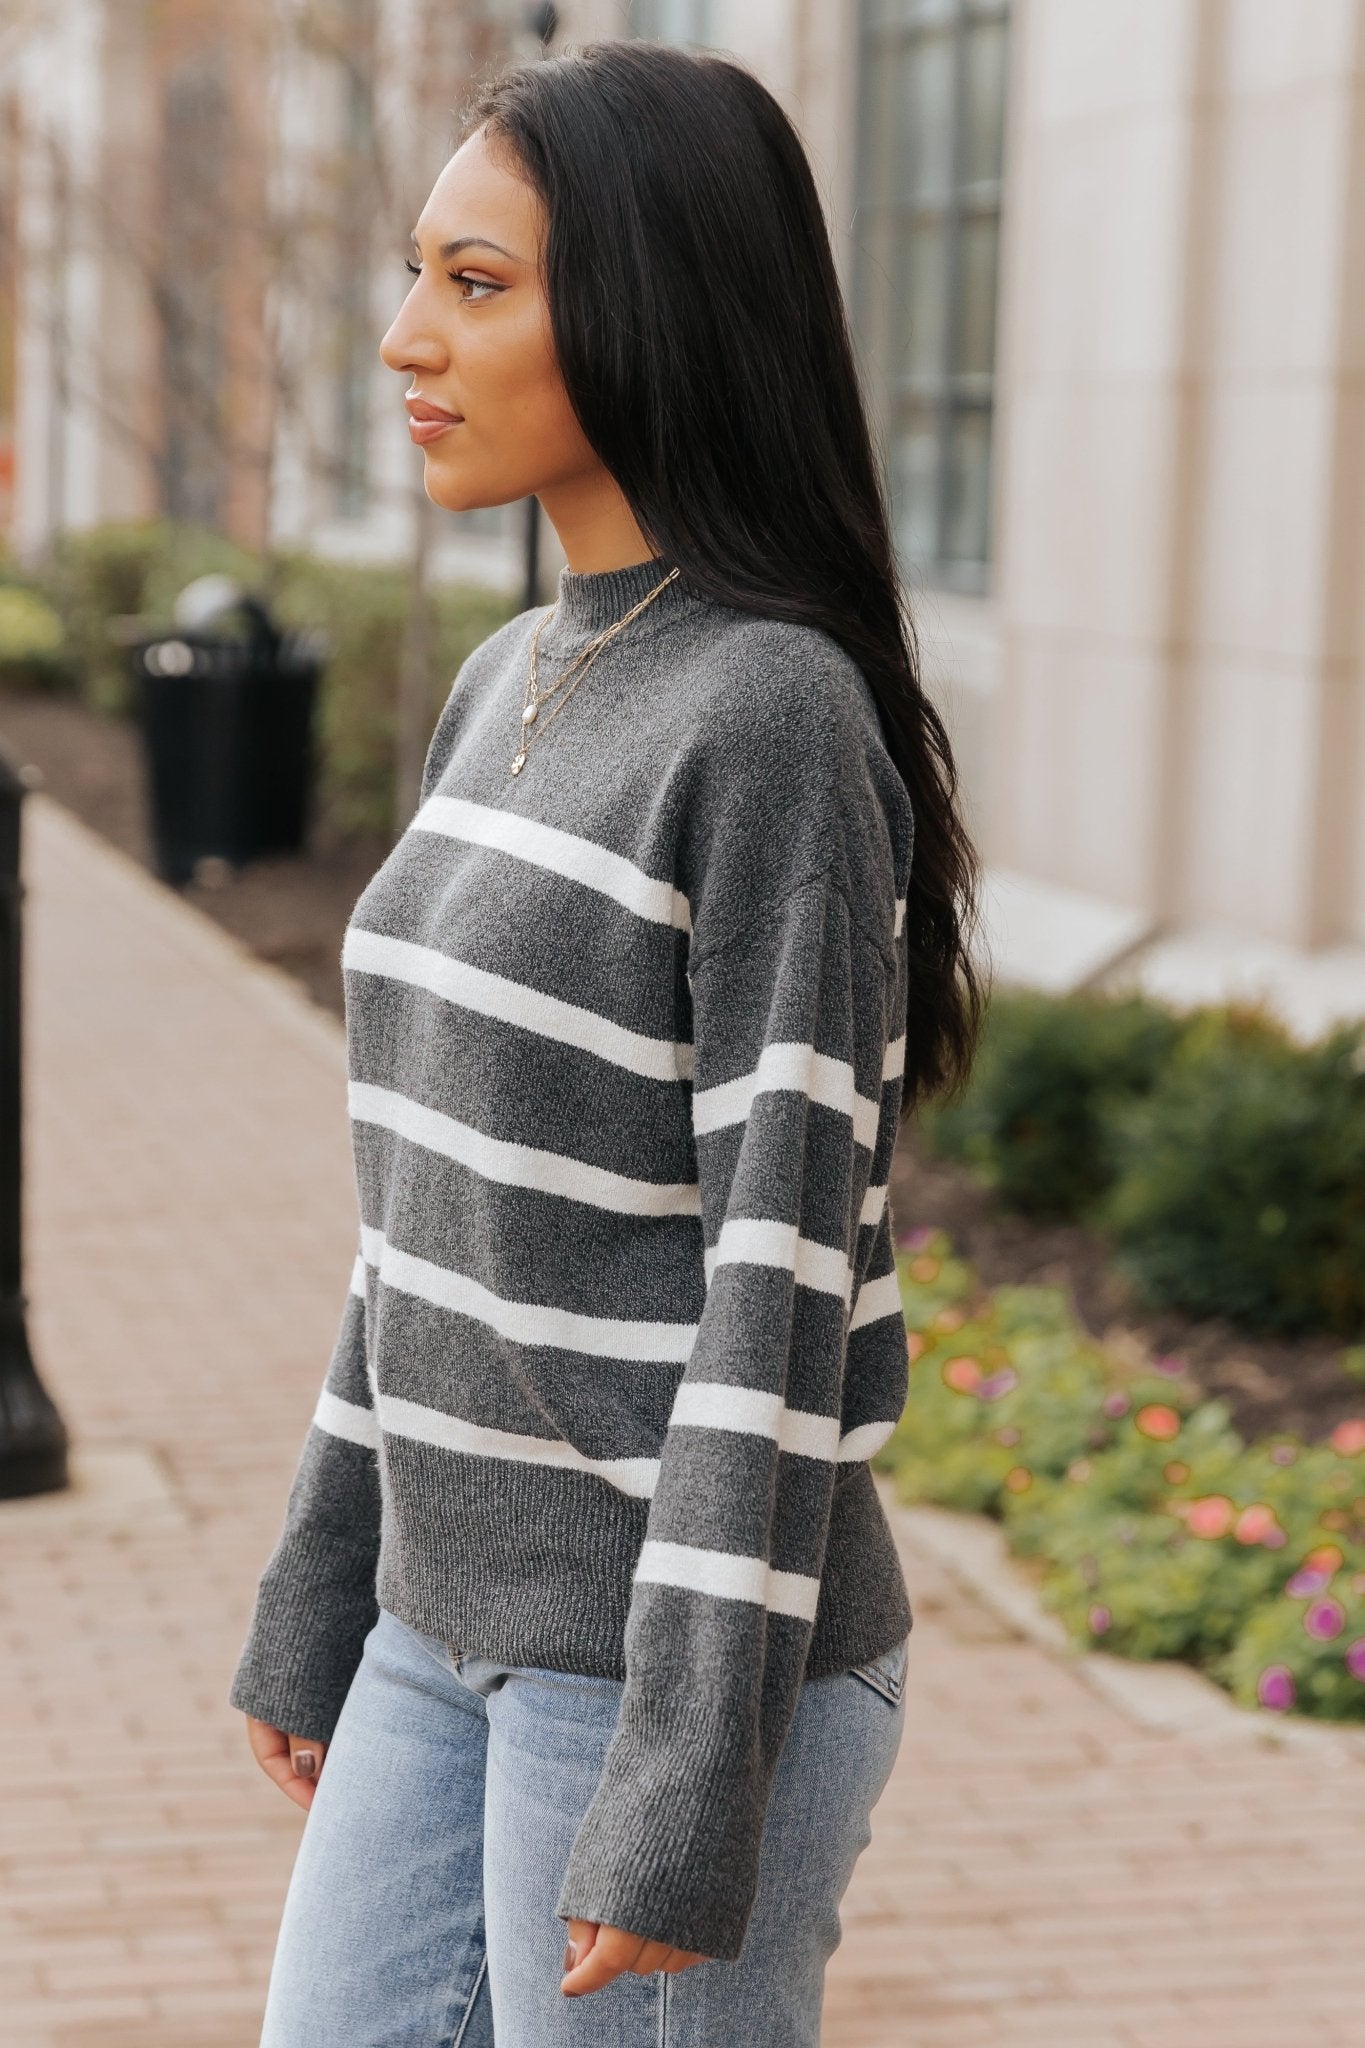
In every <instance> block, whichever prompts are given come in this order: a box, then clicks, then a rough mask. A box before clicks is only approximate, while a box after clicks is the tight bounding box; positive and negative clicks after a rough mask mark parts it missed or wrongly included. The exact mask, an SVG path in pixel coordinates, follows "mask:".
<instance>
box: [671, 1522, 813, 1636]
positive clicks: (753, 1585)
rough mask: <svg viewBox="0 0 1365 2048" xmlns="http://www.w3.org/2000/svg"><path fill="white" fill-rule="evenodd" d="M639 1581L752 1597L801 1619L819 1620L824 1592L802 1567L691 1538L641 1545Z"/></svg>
mask: <svg viewBox="0 0 1365 2048" xmlns="http://www.w3.org/2000/svg"><path fill="white" fill-rule="evenodd" d="M635 1580H636V1583H637V1584H639V1583H640V1582H642V1581H643V1582H648V1583H652V1584H654V1585H656V1586H683V1587H685V1588H686V1589H687V1590H688V1591H689V1592H692V1593H709V1594H710V1595H711V1596H712V1598H713V1599H721V1600H749V1601H752V1602H753V1604H754V1605H755V1606H757V1607H766V1608H768V1609H769V1611H770V1612H772V1613H774V1614H794V1615H797V1616H799V1617H800V1619H801V1620H802V1621H814V1619H815V1608H816V1603H817V1601H818V1599H819V1597H820V1581H819V1580H818V1579H811V1578H806V1577H804V1576H803V1575H802V1574H801V1573H800V1572H780V1571H777V1570H776V1569H775V1568H774V1567H773V1566H772V1565H770V1564H769V1563H768V1562H767V1560H766V1559H764V1558H761V1557H736V1556H734V1555H733V1554H732V1553H731V1552H730V1551H728V1550H701V1549H698V1548H696V1547H695V1546H694V1545H693V1544H690V1543H660V1542H657V1541H655V1540H653V1539H650V1540H649V1541H647V1542H645V1543H644V1544H642V1545H641V1547H640V1556H639V1560H638V1562H637V1563H636V1566H635Z"/></svg>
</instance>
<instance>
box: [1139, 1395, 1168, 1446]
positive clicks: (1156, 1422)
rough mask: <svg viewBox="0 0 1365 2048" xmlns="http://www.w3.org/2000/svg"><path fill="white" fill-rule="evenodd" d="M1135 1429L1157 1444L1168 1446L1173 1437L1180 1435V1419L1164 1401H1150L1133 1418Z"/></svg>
mask: <svg viewBox="0 0 1365 2048" xmlns="http://www.w3.org/2000/svg"><path fill="white" fill-rule="evenodd" d="M1133 1427H1134V1428H1135V1429H1140V1430H1141V1431H1142V1434H1143V1435H1144V1436H1149V1437H1151V1438H1152V1439H1153V1441H1154V1442H1156V1443H1159V1444H1168V1443H1169V1442H1170V1441H1171V1438H1172V1437H1174V1436H1179V1434H1180V1417H1179V1416H1178V1415H1177V1414H1176V1412H1175V1410H1174V1408H1168V1407H1167V1406H1166V1404H1165V1402H1164V1401H1149V1402H1148V1403H1147V1406H1146V1407H1145V1408H1139V1409H1138V1412H1137V1414H1136V1415H1135V1416H1134V1417H1133Z"/></svg>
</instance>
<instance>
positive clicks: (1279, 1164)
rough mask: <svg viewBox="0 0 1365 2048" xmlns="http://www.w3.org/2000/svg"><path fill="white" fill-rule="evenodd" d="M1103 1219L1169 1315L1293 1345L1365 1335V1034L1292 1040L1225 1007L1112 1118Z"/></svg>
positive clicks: (1128, 1264)
mask: <svg viewBox="0 0 1365 2048" xmlns="http://www.w3.org/2000/svg"><path fill="white" fill-rule="evenodd" d="M1112 1122H1113V1132H1114V1159H1115V1162H1116V1169H1117V1171H1116V1178H1115V1181H1114V1185H1113V1186H1112V1188H1111V1189H1110V1191H1109V1193H1108V1195H1107V1197H1106V1198H1105V1200H1104V1202H1103V1204H1102V1205H1101V1209H1100V1221H1101V1222H1102V1224H1103V1226H1104V1227H1105V1228H1106V1229H1107V1230H1108V1231H1110V1232H1111V1233H1112V1235H1113V1237H1114V1239H1115V1241H1116V1243H1117V1244H1118V1246H1119V1263H1120V1265H1121V1266H1122V1267H1123V1268H1124V1269H1125V1271H1126V1272H1127V1273H1128V1274H1129V1275H1130V1276H1131V1278H1132V1280H1133V1282H1134V1285H1135V1287H1136V1288H1137V1290H1138V1291H1139V1293H1140V1295H1141V1298H1142V1299H1143V1300H1144V1301H1145V1302H1146V1303H1148V1304H1149V1305H1151V1306H1154V1307H1180V1308H1184V1309H1187V1310H1192V1311H1193V1312H1194V1313H1195V1314H1199V1315H1227V1316H1230V1317H1233V1318H1234V1319H1236V1320H1237V1321H1239V1322H1241V1323H1243V1324H1246V1325H1248V1326H1249V1327H1252V1328H1257V1329H1264V1330H1270V1331H1275V1332H1279V1333H1281V1334H1286V1335H1293V1334H1296V1333H1299V1332H1303V1331H1308V1330H1313V1329H1326V1330H1331V1331H1334V1332H1337V1333H1339V1334H1340V1335H1342V1336H1346V1337H1359V1336H1361V1335H1365V1029H1362V1027H1361V1026H1359V1025H1343V1026H1339V1027H1338V1028H1337V1029H1336V1030H1335V1031H1334V1032H1332V1033H1331V1034H1330V1035H1329V1036H1328V1037H1327V1038H1326V1039H1324V1040H1323V1041H1322V1042H1321V1043H1320V1044H1318V1045H1315V1046H1309V1047H1303V1046H1300V1045H1297V1044H1295V1043H1293V1042H1292V1041H1291V1040H1290V1039H1289V1037H1288V1036H1287V1034H1286V1033H1285V1031H1284V1030H1283V1029H1282V1028H1281V1027H1280V1026H1279V1025H1278V1024H1277V1023H1275V1022H1274V1020H1273V1019H1271V1018H1269V1017H1267V1016H1265V1015H1263V1014H1261V1013H1258V1012H1253V1011H1247V1010H1244V1009H1236V1008H1232V1007H1229V1008H1226V1009H1214V1010H1210V1011H1207V1012H1204V1013H1202V1014H1200V1015H1199V1016H1198V1017H1197V1018H1196V1019H1195V1020H1194V1021H1193V1022H1192V1023H1191V1024H1190V1025H1189V1026H1188V1028H1187V1029H1186V1030H1185V1032H1184V1033H1183V1035H1182V1037H1181V1040H1180V1043H1179V1045H1178V1046H1177V1047H1176V1049H1175V1050H1174V1051H1173V1052H1172V1054H1171V1057H1170V1059H1169V1061H1168V1063H1167V1065H1166V1067H1165V1069H1164V1071H1163V1072H1162V1073H1161V1075H1160V1077H1159V1079H1158V1080H1157V1082H1156V1085H1155V1086H1154V1087H1153V1088H1152V1089H1151V1091H1150V1092H1149V1093H1148V1094H1147V1095H1146V1096H1144V1097H1143V1098H1141V1099H1133V1100H1130V1101H1129V1102H1127V1103H1126V1104H1123V1105H1119V1106H1115V1107H1114V1109H1113V1111H1112Z"/></svg>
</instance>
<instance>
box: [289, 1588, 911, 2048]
mask: <svg viewBox="0 0 1365 2048" xmlns="http://www.w3.org/2000/svg"><path fill="white" fill-rule="evenodd" d="M907 1652H908V1638H907V1639H906V1641H905V1642H902V1643H900V1644H898V1645H897V1646H896V1647H895V1648H894V1649H892V1650H889V1651H887V1652H886V1653H885V1655H883V1656H881V1657H879V1658H877V1659H875V1660H874V1661H873V1662H872V1663H870V1664H867V1665H864V1666H862V1667H860V1670H859V1671H858V1672H837V1673H835V1674H833V1675H832V1676H830V1677H825V1678H808V1679H806V1680H805V1681H804V1683H803V1684H802V1687H801V1690H800V1693H799V1695H798V1700H797V1706H796V1709H795V1712H794V1714H793V1717H792V1721H791V1725H790V1727H789V1729H788V1732H787V1736H786V1740H785V1742H784V1744H783V1747H782V1751H781V1754H780V1756H779V1759H778V1767H777V1771H776V1773H775V1776H774V1781H773V1790H772V1795H771V1800H770V1804H769V1807H768V1812H767V1819H766V1823H765V1826H764V1833H763V1845H762V1856H761V1862H760V1871H759V1887H758V1896H757V1899H756V1901H755V1905H754V1910H753V1917H752V1919H751V1920H750V1922H749V1927H748V1931H747V1933H746V1935H745V1940H744V1947H743V1951H742V1953H741V1955H740V1956H739V1958H738V1960H736V1961H733V1962H725V1961H721V1960H719V1959H714V1958H713V1959H711V1960H709V1961H707V1962H703V1963H693V1964H692V1965H690V1966H689V1967H688V1968H687V1969H685V1970H679V1971H677V1972H673V1973H668V1972H665V1971H662V1970H656V1971H654V1972H653V1973H652V1974H651V1975H649V1976H644V1977H638V1976H635V1975H633V1974H632V1973H630V1972H629V1971H627V1972H624V1973H623V1974H622V1975H621V1976H619V1977H617V1978H615V1979H613V1981H612V1982H611V1983H610V1984H607V1985H605V1986H603V1988H602V1989H601V1990H599V1991H592V1992H585V1993H583V1994H581V1995H580V1996H578V1997H572V1998H571V1997H569V1996H567V1995H566V1994H565V1993H564V1992H562V1991H561V1990H560V1989H559V1981H560V1978H561V1976H562V1975H563V1962H564V1943H565V1940H566V1938H567V1934H568V1928H567V1924H566V1922H564V1921H563V1920H560V1919H558V1918H557V1917H556V1914H555V1910H554V1908H555V1902H556V1899H557V1898H558V1894H559V1885H560V1880H561V1878H562V1876H563V1872H564V1866H565V1864H566V1862H567V1860H568V1854H569V1847H570V1844H571V1842H572V1840H573V1837H574V1834H575V1832H576V1830H577V1827H578V1823H579V1821H580V1819H581V1818H582V1816H583V1813H584V1812H585V1811H586V1808H587V1805H588V1801H589V1799H590V1798H591V1797H592V1793H593V1789H594V1787H595V1785H596V1783H597V1779H598V1776H599V1773H600V1771H601V1768H602V1763H603V1759H604V1757H605V1754H606V1749H607V1744H608V1742H609V1740H610V1738H611V1734H612V1730H613V1727H614V1726H615V1722H616V1717H617V1713H618V1710H619V1706H620V1699H621V1691H622V1688H621V1683H620V1681H619V1680H617V1679H611V1678H580V1677H575V1676H571V1675H569V1674H567V1673H565V1672H562V1671H546V1670H540V1669H537V1668H533V1667H530V1666H525V1665H511V1664H502V1663H497V1662H495V1661H494V1660H493V1659H491V1658H488V1657H482V1656H477V1655H474V1654H472V1653H463V1654H461V1653H459V1652H456V1651H453V1650H452V1649H451V1648H450V1647H449V1646H448V1645H447V1644H445V1643H443V1642H440V1641H438V1640H437V1638H436V1637H434V1636H427V1635H422V1634H420V1633H418V1632H417V1631H416V1630H414V1629H411V1628H409V1627H408V1626H407V1624H406V1623H404V1622H402V1621H400V1620H399V1619H398V1617H397V1616H396V1615H394V1614H392V1613H390V1612H389V1610H388V1609H387V1608H381V1609H380V1613H379V1619H378V1621H377V1622H376V1624H375V1626H374V1628H373V1629H372V1630H371V1631H370V1633H369V1635H368V1636H367V1637H366V1639H365V1649H364V1655H363V1657H362V1659H361V1662H360V1665H359V1667H358V1668H357V1671H356V1675H355V1678H354V1679H353V1680H352V1683H351V1688H350V1691H349V1692H348V1694H347V1696H346V1701H345V1704H344V1706H343V1708H342V1711H341V1715H340V1718H339V1720H338V1722H337V1726H336V1730H335V1732H334V1735H333V1739H332V1743H331V1746H330V1748H329V1749H328V1751H327V1755H326V1759H325V1762H324V1765H323V1770H322V1775H321V1777H320V1779H319V1780H318V1787H317V1791H316V1792H315V1794H314V1796H313V1803H312V1805H311V1807H310V1808H309V1810H308V1816H307V1820H306V1822H305V1825H304V1830H303V1835H302V1838H301V1841H300V1844H299V1851H298V1855H297V1858H296V1860H295V1864H294V1870H293V1875H292V1877H291V1879H290V1883H289V1891H288V1895H287V1897H286V1900H285V1906H284V1915H283V1919H282V1922H281V1926H280V1933H279V1941H278V1944H277V1947H276V1951H275V1960H274V1968H273V1970H272V1973H271V1978H270V1992H269V1997H268V2000H267V2005H266V2015H265V2030H264V2033H263V2034H262V2036H261V2048H492V2044H493V2042H494V2040H495V2038H496V2048H816V2044H817V2043H818V2042H819V2039H820V2004H821V1996H822V1991H823V1986H824V1973H825V1964H826V1962H827V1961H828V1959H829V1957H830V1956H831V1955H832V1954H833V1952H834V1949H835V1948H836V1947H837V1945H838V1942H839V1938H840V1934H841V1932H842V1930H841V1927H840V1922H839V1901H840V1899H841V1898H842V1897H843V1894H844V1892H845V1890H846V1888H847V1886H848V1881H849V1878H850V1877H851V1876H852V1873H853V1866H854V1864H855V1863H856V1861H857V1859H858V1856H859V1854H860V1853H861V1851H862V1850H863V1849H864V1848H865V1847H866V1845H867V1843H868V1841H869V1840H870V1839H871V1823H870V1816H871V1812H872V1808H873V1806H874V1805H875V1803H876V1801H877V1799H878V1797H879V1796H880V1794H881V1791H882V1788H883V1787H884V1785H885V1784H886V1781H887V1779H888V1777H889V1776H890V1774H891V1767H892V1764H893V1763H894V1761H895V1757H896V1751H897V1748H898V1747H899V1743H900V1737H901V1730H902V1727H903V1724H904V1720H905V1696H904V1695H905V1670H906V1662H907Z"/></svg>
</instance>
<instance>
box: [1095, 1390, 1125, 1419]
mask: <svg viewBox="0 0 1365 2048" xmlns="http://www.w3.org/2000/svg"><path fill="white" fill-rule="evenodd" d="M1101 1405H1102V1406H1103V1408H1104V1412H1105V1414H1106V1415H1112V1416H1119V1415H1126V1414H1127V1413H1128V1405H1129V1404H1128V1396H1127V1395H1126V1394H1106V1395H1105V1397H1104V1400H1103V1403H1102V1404H1101Z"/></svg>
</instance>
